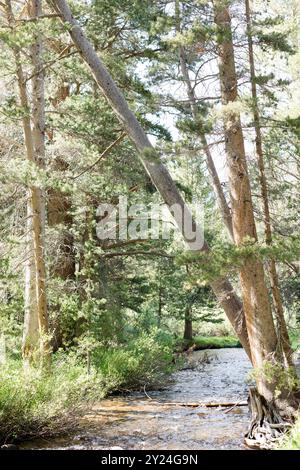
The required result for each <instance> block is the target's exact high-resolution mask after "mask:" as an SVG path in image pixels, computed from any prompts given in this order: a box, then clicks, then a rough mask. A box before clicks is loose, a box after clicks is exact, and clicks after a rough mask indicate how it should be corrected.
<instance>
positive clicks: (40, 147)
mask: <svg viewBox="0 0 300 470" xmlns="http://www.w3.org/2000/svg"><path fill="white" fill-rule="evenodd" d="M5 5H6V14H7V20H8V23H9V26H10V28H11V30H12V31H14V27H15V20H14V16H13V12H12V7H11V1H10V0H5ZM31 7H32V13H33V14H34V15H35V16H38V15H39V11H40V8H41V6H40V2H39V1H34V2H33V3H32V5H31ZM13 52H14V56H15V62H16V75H17V80H18V87H19V95H20V102H21V106H22V108H23V110H24V115H23V118H22V121H23V130H24V141H25V147H26V153H27V159H28V161H29V162H31V163H33V164H36V165H38V163H39V160H40V161H41V160H43V159H44V143H43V132H44V124H43V123H44V93H43V77H41V75H40V74H41V63H40V60H41V58H40V52H41V38H40V37H36V44H34V45H33V46H32V61H33V68H34V73H35V82H34V85H33V90H32V91H33V103H34V107H33V115H34V118H33V126H34V130H32V128H31V118H30V114H29V113H30V105H29V100H28V95H27V88H26V81H25V77H24V73H23V68H22V62H21V52H20V49H19V48H18V47H16V46H15V47H14V50H13ZM28 209H29V211H28V217H29V218H30V219H31V222H29V230H30V233H29V235H28V237H29V238H28V240H29V246H28V248H29V250H31V249H33V254H34V274H35V279H34V280H35V288H32V286H31V284H27V286H26V288H25V292H26V295H28V296H29V295H31V294H32V295H34V296H35V298H34V299H32V301H31V300H29V299H27V301H28V304H27V307H28V309H27V311H26V315H27V316H26V318H25V329H24V337H23V356H24V358H25V359H29V360H30V359H31V358H32V353H33V349H34V348H35V347H36V344H35V341H36V334H35V332H34V331H33V328H36V325H37V323H38V326H39V348H40V351H39V352H40V354H41V359H43V360H44V359H45V360H48V359H49V357H50V348H49V340H48V338H47V336H48V316H47V299H46V286H45V281H46V268H45V260H44V223H45V210H44V198H43V194H42V191H41V189H40V188H37V187H36V186H32V187H30V188H29V191H28ZM31 266H33V264H32V262H31V263H30V268H31ZM28 268H29V265H28ZM26 274H27V277H26V281H27V283H31V282H32V281H33V271H31V272H30V275H29V274H28V271H27V273H26ZM36 319H37V321H36Z"/></svg>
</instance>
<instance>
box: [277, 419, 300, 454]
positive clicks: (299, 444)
mask: <svg viewBox="0 0 300 470" xmlns="http://www.w3.org/2000/svg"><path fill="white" fill-rule="evenodd" d="M278 449H279V450H300V418H299V419H298V420H297V421H296V423H295V424H294V426H293V428H292V429H291V431H290V432H289V433H288V434H287V435H286V436H285V437H284V439H283V441H282V443H281V445H280V446H279V448H278Z"/></svg>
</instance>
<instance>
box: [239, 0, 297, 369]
mask: <svg viewBox="0 0 300 470" xmlns="http://www.w3.org/2000/svg"><path fill="white" fill-rule="evenodd" d="M246 20H247V37H248V50H249V64H250V79H251V91H252V109H253V119H254V129H255V146H256V155H257V163H258V170H259V181H260V189H261V196H262V201H263V214H264V225H265V240H266V244H267V245H271V244H272V226H271V217H270V207H269V195H268V185H267V180H266V172H265V163H264V154H263V147H262V133H261V125H260V113H259V108H258V96H257V87H256V73H255V64H254V53H253V40H252V19H251V11H250V2H249V0H246ZM268 270H269V277H270V283H271V291H272V297H273V303H274V307H275V313H276V320H277V328H278V335H277V336H278V342H279V344H280V345H281V347H282V352H283V355H284V359H285V363H286V366H287V367H294V364H293V358H292V354H293V351H292V348H291V344H290V339H289V334H288V330H287V326H286V321H285V318H284V312H283V305H282V299H281V294H280V288H279V279H278V274H277V270H276V262H275V259H274V258H273V257H272V258H271V259H270V261H269V263H268Z"/></svg>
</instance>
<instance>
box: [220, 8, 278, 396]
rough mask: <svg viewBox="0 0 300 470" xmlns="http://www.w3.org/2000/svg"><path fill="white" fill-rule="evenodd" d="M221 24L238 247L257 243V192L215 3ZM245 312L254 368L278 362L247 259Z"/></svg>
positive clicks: (227, 42)
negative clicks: (254, 200) (254, 198)
mask: <svg viewBox="0 0 300 470" xmlns="http://www.w3.org/2000/svg"><path fill="white" fill-rule="evenodd" d="M215 22H216V25H217V27H218V52H219V74H220V84H221V96H222V103H223V105H224V106H227V109H226V111H224V115H225V118H224V132H225V146H226V159H227V167H228V172H229V186H230V196H231V209H232V222H233V233H234V240H235V243H236V245H238V246H240V245H242V244H243V243H245V240H247V239H251V240H253V241H254V242H256V241H257V233H256V226H255V220H254V213H253V206H252V196H251V189H250V182H249V177H248V170H247V161H246V154H245V147H244V138H243V133H242V127H241V121H240V115H239V113H238V112H237V111H235V110H234V106H232V104H233V103H235V102H236V101H237V97H238V96H237V76H236V70H235V62H234V49H233V41H232V33H231V18H230V15H229V11H228V8H227V7H226V6H224V2H220V1H216V2H215ZM240 281H241V290H242V295H243V305H244V312H245V317H246V323H247V331H248V336H249V342H250V349H251V357H252V363H253V366H254V367H255V368H256V369H257V370H261V369H262V368H263V367H264V365H265V362H266V361H272V362H273V361H275V358H276V354H277V336H276V331H275V327H274V322H273V317H272V311H271V307H270V302H269V296H268V289H267V286H266V282H265V276H264V269H263V265H262V263H261V261H259V260H258V259H256V258H255V257H250V258H248V259H246V260H245V262H244V264H243V266H242V268H241V269H240ZM257 385H258V391H259V393H260V394H261V395H262V396H264V398H265V399H266V400H268V401H271V400H272V399H273V394H274V384H273V383H270V382H269V381H267V380H265V378H264V374H260V375H259V378H258V380H257Z"/></svg>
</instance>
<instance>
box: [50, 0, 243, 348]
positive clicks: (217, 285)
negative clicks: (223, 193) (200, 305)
mask: <svg viewBox="0 0 300 470" xmlns="http://www.w3.org/2000/svg"><path fill="white" fill-rule="evenodd" d="M47 3H49V5H51V6H52V7H53V8H54V9H55V11H56V12H57V13H58V14H59V15H60V16H61V19H62V21H63V22H66V23H67V24H68V26H69V28H68V30H69V33H70V35H71V37H72V39H73V42H74V44H75V45H76V47H77V49H78V51H79V52H80V54H81V56H82V57H83V59H84V60H85V62H86V63H87V64H88V66H89V67H90V69H91V71H92V72H93V75H94V77H95V80H96V82H97V83H98V85H99V87H100V88H101V90H102V92H103V93H104V96H105V97H106V99H107V101H108V102H109V103H110V105H111V107H112V109H113V110H114V112H115V113H116V115H117V117H118V119H119V120H120V122H121V124H122V125H123V127H124V129H125V131H126V132H127V134H128V136H129V137H130V138H131V139H132V141H133V142H134V143H135V145H136V147H137V149H138V151H139V156H140V159H141V162H142V164H143V166H144V168H145V170H146V171H147V173H148V174H149V176H150V178H151V179H152V181H153V183H154V185H155V186H156V188H157V190H158V192H159V193H160V194H161V196H162V198H163V200H164V202H165V203H166V204H167V206H168V207H171V206H172V205H175V204H176V205H177V207H180V208H181V210H182V213H185V214H187V215H188V217H189V218H191V213H190V211H189V209H188V208H187V206H186V204H185V202H184V201H183V199H182V197H181V194H180V193H179V191H178V189H177V187H176V185H175V183H174V181H173V179H172V177H171V176H170V174H169V172H168V170H167V168H166V167H165V166H164V165H163V164H162V163H158V162H157V161H156V158H153V157H152V156H154V155H153V154H155V151H154V149H153V147H152V145H151V143H150V141H149V139H148V137H147V135H146V133H145V132H144V130H143V129H142V127H141V125H140V123H139V122H138V120H137V119H136V117H135V115H134V114H133V112H132V111H131V110H130V109H129V107H128V104H127V102H126V100H125V98H124V96H123V95H122V93H121V91H120V90H119V89H118V87H117V86H116V84H115V82H114V81H113V79H112V78H111V76H110V74H109V73H108V71H107V70H106V68H105V67H104V66H103V64H102V62H101V60H100V59H99V57H98V56H97V54H96V52H95V50H94V48H93V46H92V45H91V43H90V42H89V41H88V39H87V38H86V36H85V35H84V32H83V30H82V29H81V28H80V26H79V25H78V23H77V21H76V20H75V19H74V17H73V15H72V12H71V10H70V8H69V7H68V5H67V3H66V2H65V1H64V0H55V1H52V0H47ZM150 157H152V158H150ZM180 225H181V224H180V223H179V229H181V230H182V226H180ZM194 232H197V233H198V234H199V236H202V233H201V232H202V231H201V229H200V227H198V226H197V225H196V224H195V223H194ZM200 234H201V235H200ZM186 242H187V244H188V245H189V246H191V247H192V248H193V244H191V241H190V240H189V239H187V238H186ZM208 250H209V248H208V245H207V243H206V242H204V244H203V247H202V251H208ZM211 287H212V289H213V291H214V293H215V294H216V296H217V298H218V300H219V302H220V304H221V306H222V307H223V308H224V310H225V312H226V315H227V316H228V318H229V320H230V322H231V324H232V325H233V328H234V329H235V331H236V333H237V335H238V336H239V338H240V341H241V344H242V345H243V347H244V348H245V351H246V352H247V354H248V356H249V357H251V356H250V349H249V344H248V338H247V329H246V325H245V319H244V314H243V306H242V304H241V302H240V300H239V298H238V297H237V295H236V294H235V292H234V290H233V287H232V285H231V284H230V282H229V281H228V280H227V279H217V280H216V281H213V282H212V283H211Z"/></svg>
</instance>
